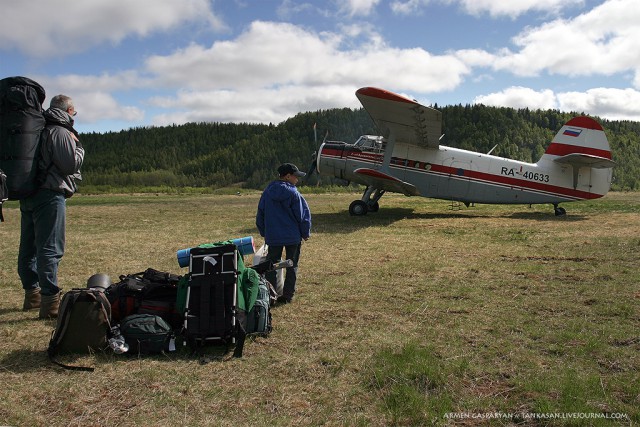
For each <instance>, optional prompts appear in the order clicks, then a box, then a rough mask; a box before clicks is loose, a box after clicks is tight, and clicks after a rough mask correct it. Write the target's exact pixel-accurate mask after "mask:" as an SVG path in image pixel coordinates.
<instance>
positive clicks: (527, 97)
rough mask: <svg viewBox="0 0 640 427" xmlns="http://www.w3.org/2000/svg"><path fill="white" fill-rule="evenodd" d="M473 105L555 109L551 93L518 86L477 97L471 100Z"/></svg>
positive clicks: (554, 99) (553, 97)
mask: <svg viewBox="0 0 640 427" xmlns="http://www.w3.org/2000/svg"><path fill="white" fill-rule="evenodd" d="M473 103H474V104H484V105H491V106H499V107H511V108H529V109H532V110H536V109H553V108H557V101H556V97H555V95H554V94H553V91H551V90H549V89H546V90H542V91H535V90H533V89H530V88H526V87H520V86H514V87H510V88H507V89H505V90H503V91H500V92H495V93H490V94H488V95H483V96H478V97H476V98H475V99H474V100H473Z"/></svg>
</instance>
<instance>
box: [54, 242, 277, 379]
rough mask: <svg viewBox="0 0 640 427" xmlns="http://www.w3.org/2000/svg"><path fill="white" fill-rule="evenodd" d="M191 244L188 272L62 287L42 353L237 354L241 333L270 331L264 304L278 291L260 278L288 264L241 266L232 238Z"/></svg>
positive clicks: (150, 272)
mask: <svg viewBox="0 0 640 427" xmlns="http://www.w3.org/2000/svg"><path fill="white" fill-rule="evenodd" d="M203 246H204V247H197V248H192V249H191V250H190V254H189V272H188V274H186V275H183V276H180V275H176V274H171V273H166V272H162V271H158V270H155V269H153V268H149V269H147V270H145V271H144V272H140V273H134V274H128V275H122V276H120V278H119V281H118V282H117V283H110V279H109V277H108V276H107V275H104V274H96V275H93V276H91V277H90V278H89V280H88V282H87V287H86V288H78V289H72V290H70V291H69V292H66V293H65V294H64V296H63V298H62V301H61V304H60V310H59V314H58V320H57V325H56V329H55V330H54V331H53V333H52V337H51V340H50V342H49V347H48V354H49V358H50V359H51V360H52V361H53V362H54V363H56V364H58V365H60V366H63V367H65V368H68V369H75V370H89V371H91V370H93V368H90V367H84V366H70V365H66V364H63V363H60V362H59V361H58V360H56V357H57V356H58V355H62V354H71V353H85V354H86V353H92V352H96V351H104V350H109V349H111V350H112V351H113V352H114V353H116V354H123V353H124V354H129V355H135V356H140V355H147V354H157V353H162V352H169V351H175V350H176V342H179V343H180V342H181V343H183V344H186V345H187V346H188V348H189V349H190V350H191V352H192V353H197V352H199V351H201V350H202V349H203V348H205V347H207V346H210V345H213V344H217V345H223V346H225V347H226V350H227V351H228V350H230V349H231V348H234V353H233V355H234V357H242V351H243V347H244V342H245V338H246V337H247V336H266V335H268V334H269V333H270V332H271V329H272V326H271V311H270V307H271V306H272V305H273V304H274V303H275V300H276V298H277V292H276V291H275V289H274V288H273V286H271V284H270V283H269V282H268V281H267V280H266V279H265V277H264V274H265V273H266V272H267V271H270V270H272V269H280V268H284V267H287V266H289V264H290V262H289V261H284V262H281V263H278V264H272V263H270V262H268V261H265V262H260V263H258V264H256V265H253V266H251V267H248V266H245V264H244V259H243V255H242V253H241V252H240V251H239V250H238V246H236V245H235V244H234V243H233V242H232V241H227V242H221V243H218V244H207V245H203Z"/></svg>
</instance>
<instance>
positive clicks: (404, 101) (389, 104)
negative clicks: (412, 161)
mask: <svg viewBox="0 0 640 427" xmlns="http://www.w3.org/2000/svg"><path fill="white" fill-rule="evenodd" d="M356 96H357V97H358V99H359V100H360V102H361V103H362V106H363V107H364V108H365V110H367V112H368V113H369V115H370V116H371V118H372V119H373V121H374V122H375V124H376V126H378V129H379V130H380V131H381V132H382V135H383V136H384V137H385V138H389V135H390V134H391V133H393V134H394V135H395V138H396V141H399V142H403V143H406V144H411V145H418V146H421V147H423V148H438V145H439V140H440V136H441V135H442V113H441V112H440V111H438V110H435V109H433V108H430V107H425V106H424V105H420V104H419V103H417V102H416V101H413V100H411V99H409V98H405V97H404V96H400V95H397V94H395V93H392V92H388V91H386V90H382V89H377V88H373V87H363V88H361V89H358V90H357V91H356Z"/></svg>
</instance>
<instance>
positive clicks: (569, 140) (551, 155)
mask: <svg viewBox="0 0 640 427" xmlns="http://www.w3.org/2000/svg"><path fill="white" fill-rule="evenodd" d="M545 157H547V158H548V159H550V160H553V161H554V162H557V163H568V164H572V165H578V166H587V167H592V168H597V169H605V168H612V167H613V166H615V162H613V161H612V160H611V149H610V148H609V141H608V140H607V136H606V135H605V133H604V130H603V129H602V126H600V124H599V123H598V122H596V121H595V120H593V119H592V118H590V117H584V116H581V117H574V118H573V119H571V120H569V121H568V122H567V123H566V124H565V125H564V126H562V128H561V129H560V131H558V133H557V134H556V136H555V138H553V141H552V142H551V145H549V147H547V151H546V152H545V153H544V156H543V158H545Z"/></svg>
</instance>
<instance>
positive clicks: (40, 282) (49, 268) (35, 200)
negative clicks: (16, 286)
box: [18, 189, 66, 295]
mask: <svg viewBox="0 0 640 427" xmlns="http://www.w3.org/2000/svg"><path fill="white" fill-rule="evenodd" d="M20 213H21V223H20V250H19V252H18V275H19V276H20V280H21V281H22V287H23V289H25V290H31V289H37V288H38V287H40V293H41V294H42V295H55V294H57V293H58V292H60V288H59V287H58V264H59V263H60V260H61V259H62V255H63V254H64V242H65V216H66V203H65V198H64V194H62V193H58V192H56V191H51V190H47V189H40V190H38V192H37V193H35V194H34V195H32V196H31V197H28V198H26V199H23V200H20Z"/></svg>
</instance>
